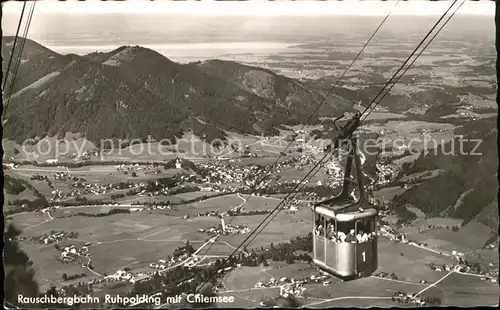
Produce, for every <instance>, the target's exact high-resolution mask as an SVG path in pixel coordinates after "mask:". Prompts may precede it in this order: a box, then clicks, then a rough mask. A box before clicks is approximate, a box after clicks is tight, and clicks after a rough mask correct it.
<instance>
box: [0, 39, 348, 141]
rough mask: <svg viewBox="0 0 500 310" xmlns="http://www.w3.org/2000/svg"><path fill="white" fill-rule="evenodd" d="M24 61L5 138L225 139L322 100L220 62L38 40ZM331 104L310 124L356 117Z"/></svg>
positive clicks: (267, 127)
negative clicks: (83, 51) (81, 50)
mask: <svg viewBox="0 0 500 310" xmlns="http://www.w3.org/2000/svg"><path fill="white" fill-rule="evenodd" d="M4 41H5V40H4ZM5 42H6V43H5ZM5 42H4V44H8V41H5ZM28 42H32V41H30V40H28V41H27V43H28ZM28 55H29V56H30V57H28ZM4 57H8V55H4ZM23 58H26V59H27V60H26V61H25V62H23V63H22V64H21V67H20V71H19V74H18V77H17V78H16V80H17V82H16V85H17V86H16V88H15V90H14V94H13V96H12V100H11V107H10V108H9V111H8V115H7V117H6V119H7V126H6V127H5V136H6V137H8V138H11V139H13V140H16V141H19V142H20V141H23V140H24V139H26V138H32V137H35V136H39V137H40V136H43V135H45V134H49V135H55V134H58V135H60V136H61V135H63V134H64V133H65V132H79V133H82V134H83V135H85V136H86V137H87V139H89V140H91V141H92V142H97V144H99V141H100V140H101V139H109V138H120V139H123V138H129V139H130V138H140V139H146V138H147V137H148V136H149V135H150V136H152V137H153V138H156V139H157V140H160V139H165V138H167V139H171V140H174V139H175V136H177V137H179V136H180V135H181V134H182V133H183V132H185V131H188V130H191V131H193V132H194V133H195V134H196V135H198V136H205V138H206V139H213V138H223V137H224V134H225V131H233V132H238V133H251V134H256V133H265V134H276V133H278V131H277V128H279V127H280V126H281V125H282V124H296V123H297V122H298V120H304V119H305V118H306V116H308V115H309V113H311V111H312V108H313V107H315V106H316V104H317V103H318V102H319V101H320V99H322V98H323V97H322V93H321V92H320V91H318V90H315V89H310V88H308V87H306V86H304V85H303V84H301V83H300V82H298V81H296V80H293V79H289V78H286V77H283V76H280V75H277V74H274V73H272V72H270V71H268V70H265V69H260V68H255V67H248V66H244V65H240V64H237V63H234V62H223V61H213V62H209V63H205V64H203V65H200V64H187V65H183V64H178V63H175V62H172V61H170V60H169V59H168V58H166V57H164V56H163V55H161V54H159V53H157V52H156V51H153V50H150V49H147V48H143V47H139V46H122V47H120V48H118V49H116V50H113V51H111V52H109V53H92V54H88V55H85V56H77V55H59V54H57V53H55V52H53V51H50V50H49V49H46V48H44V47H43V46H41V45H39V44H37V43H35V42H32V43H30V44H26V47H25V50H24V52H23ZM28 58H29V59H28ZM235 74H243V75H244V77H245V78H244V79H235ZM255 76H257V77H261V76H262V77H265V79H267V80H268V81H270V83H271V84H272V85H273V87H269V86H268V84H265V83H264V84H263V83H260V82H259V80H255ZM271 84H270V85H271ZM259 85H263V87H260V86H259ZM259 87H260V88H259ZM21 90H22V91H21ZM333 100H334V101H335V104H336V105H335V106H333V105H332V104H331V102H330V103H327V104H325V105H324V108H322V109H321V110H320V113H318V114H317V115H316V117H315V118H314V119H313V120H315V121H317V117H319V116H322V115H327V116H331V115H332V114H333V115H336V114H337V113H339V112H341V111H342V112H343V111H346V110H350V106H351V105H350V104H348V103H347V102H346V101H344V100H342V99H341V98H339V97H336V98H334V99H333ZM257 129H258V130H259V131H257Z"/></svg>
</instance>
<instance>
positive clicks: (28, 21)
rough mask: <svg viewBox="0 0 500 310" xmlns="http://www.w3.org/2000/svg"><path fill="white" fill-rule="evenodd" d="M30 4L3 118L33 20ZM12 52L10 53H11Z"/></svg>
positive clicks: (33, 9) (33, 7)
mask: <svg viewBox="0 0 500 310" xmlns="http://www.w3.org/2000/svg"><path fill="white" fill-rule="evenodd" d="M32 3H33V4H32V6H31V9H30V11H29V13H28V19H27V20H26V25H25V27H24V33H23V37H22V41H21V43H20V44H21V47H20V50H19V53H18V57H17V62H16V67H15V69H14V75H13V76H12V80H11V81H10V87H9V94H8V98H7V103H6V104H5V106H4V112H3V116H6V115H7V109H8V108H9V103H10V99H11V98H12V95H13V92H14V86H15V82H16V78H17V73H18V71H19V66H20V64H21V61H22V55H23V51H24V46H25V45H26V40H27V37H28V31H29V28H30V26H31V19H32V18H33V12H34V11H35V5H36V1H33V2H32ZM13 52H14V51H12V52H11V53H13Z"/></svg>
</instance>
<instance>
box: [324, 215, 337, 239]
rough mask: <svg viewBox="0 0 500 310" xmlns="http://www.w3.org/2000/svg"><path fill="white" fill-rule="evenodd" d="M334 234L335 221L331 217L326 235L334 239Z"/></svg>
mask: <svg viewBox="0 0 500 310" xmlns="http://www.w3.org/2000/svg"><path fill="white" fill-rule="evenodd" d="M334 235H335V221H334V220H333V219H330V220H329V221H328V225H327V227H326V237H327V238H328V239H330V240H333V238H334Z"/></svg>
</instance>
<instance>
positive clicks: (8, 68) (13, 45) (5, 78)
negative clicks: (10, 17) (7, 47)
mask: <svg viewBox="0 0 500 310" xmlns="http://www.w3.org/2000/svg"><path fill="white" fill-rule="evenodd" d="M25 9H26V2H24V3H23V9H22V11H21V16H20V17H19V23H18V24H17V30H16V35H15V36H14V42H13V43H12V49H11V52H10V57H9V64H8V65H7V71H6V72H5V76H4V81H3V86H2V90H5V86H6V85H7V79H8V77H9V72H10V66H11V65H12V58H14V51H15V50H16V44H17V38H18V37H19V30H21V24H22V22H23V16H24V10H25Z"/></svg>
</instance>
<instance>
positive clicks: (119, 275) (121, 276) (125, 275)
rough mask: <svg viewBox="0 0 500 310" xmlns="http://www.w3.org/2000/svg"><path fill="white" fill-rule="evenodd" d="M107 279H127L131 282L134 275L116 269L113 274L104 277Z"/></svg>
mask: <svg viewBox="0 0 500 310" xmlns="http://www.w3.org/2000/svg"><path fill="white" fill-rule="evenodd" d="M104 279H106V280H108V281H129V282H131V283H134V282H135V279H134V275H133V274H132V273H131V272H128V271H124V270H117V271H116V272H115V273H114V274H111V275H108V276H106V277H104Z"/></svg>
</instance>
